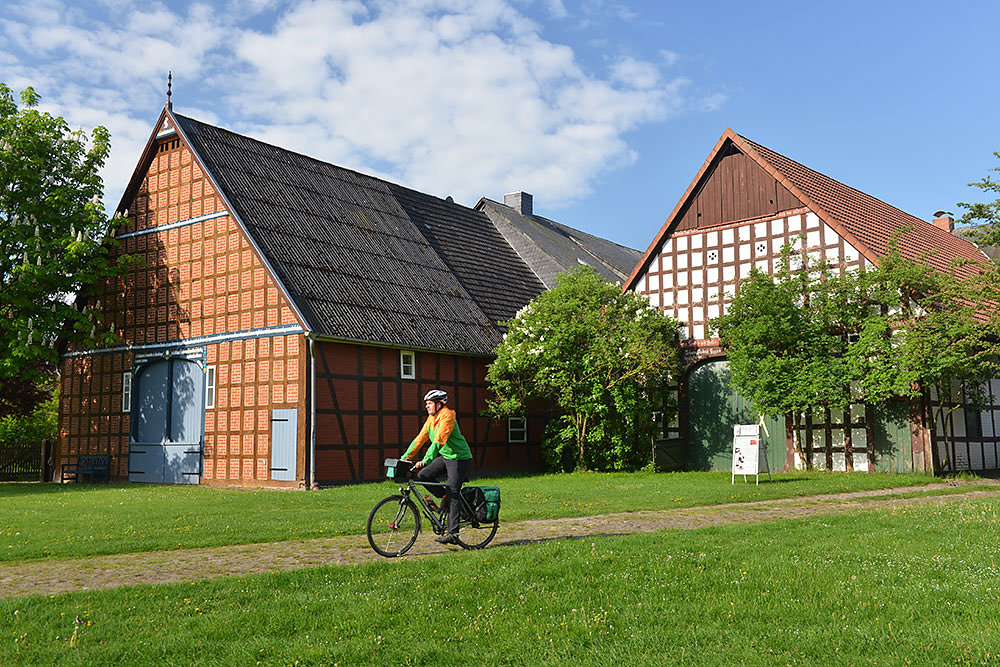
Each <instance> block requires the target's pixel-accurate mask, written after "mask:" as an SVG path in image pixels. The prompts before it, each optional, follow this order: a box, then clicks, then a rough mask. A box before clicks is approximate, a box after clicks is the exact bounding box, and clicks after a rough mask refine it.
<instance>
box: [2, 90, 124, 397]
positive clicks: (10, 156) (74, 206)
mask: <svg viewBox="0 0 1000 667" xmlns="http://www.w3.org/2000/svg"><path fill="white" fill-rule="evenodd" d="M38 101H39V96H38V95H37V94H36V93H35V91H34V90H32V89H31V88H27V89H25V90H24V91H23V92H22V93H21V94H20V102H21V106H20V108H19V107H18V104H17V101H16V100H15V98H14V94H13V92H12V91H11V89H10V88H9V87H8V86H6V85H4V84H2V83H0V385H2V386H3V387H5V392H4V393H13V394H16V396H10V397H7V398H10V399H11V400H9V401H8V400H4V397H3V396H0V415H2V413H4V412H22V413H23V412H25V411H30V408H33V407H34V402H33V401H28V402H29V403H32V404H31V405H15V404H16V403H17V401H15V400H14V399H15V398H23V397H24V392H25V391H29V390H31V389H32V388H36V387H37V386H38V385H39V383H40V382H42V381H43V379H44V378H45V376H46V375H48V374H51V369H52V367H53V364H55V363H56V362H57V361H58V358H59V351H60V349H61V348H62V347H64V346H65V345H66V344H67V343H69V342H78V343H93V342H95V333H96V328H95V327H96V325H97V318H98V315H97V313H96V311H94V310H92V309H87V308H86V307H85V306H86V303H87V301H86V298H85V296H86V294H85V292H86V290H87V289H92V288H93V287H94V286H95V285H97V284H98V283H99V281H100V279H102V278H104V277H107V276H110V275H112V274H114V273H115V272H116V265H115V262H114V261H113V260H111V259H110V257H111V255H110V254H109V253H108V252H106V250H107V248H106V247H105V242H104V238H105V234H106V232H107V231H108V219H107V217H106V216H105V214H104V210H103V207H102V205H101V203H100V198H101V196H102V194H103V183H102V181H101V177H100V175H99V170H100V168H101V167H102V166H103V165H104V162H105V160H106V159H107V157H108V152H109V150H110V138H109V134H108V131H107V130H106V129H105V128H103V127H97V128H95V129H94V131H93V132H92V134H91V135H90V137H87V136H86V135H85V134H84V133H83V131H82V130H78V131H76V132H72V131H70V128H69V127H68V125H67V124H66V121H65V120H63V119H62V118H60V117H58V116H54V115H52V114H49V113H45V112H42V111H39V110H38V109H37V108H36V107H37V105H38ZM81 297H84V298H81ZM8 390H9V391H8ZM38 398H39V399H41V398H44V394H39V395H38ZM21 402H22V403H23V401H21Z"/></svg>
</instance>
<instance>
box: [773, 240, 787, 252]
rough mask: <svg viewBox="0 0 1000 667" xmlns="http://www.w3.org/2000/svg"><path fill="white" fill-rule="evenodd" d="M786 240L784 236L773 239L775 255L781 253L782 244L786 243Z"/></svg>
mask: <svg viewBox="0 0 1000 667" xmlns="http://www.w3.org/2000/svg"><path fill="white" fill-rule="evenodd" d="M785 243H786V241H785V239H783V238H780V239H771V253H772V254H774V255H779V254H781V246H783V245H785Z"/></svg>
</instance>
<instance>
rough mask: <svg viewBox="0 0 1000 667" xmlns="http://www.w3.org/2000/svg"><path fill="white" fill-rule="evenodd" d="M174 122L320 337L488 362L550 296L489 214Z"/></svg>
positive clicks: (246, 139)
mask: <svg viewBox="0 0 1000 667" xmlns="http://www.w3.org/2000/svg"><path fill="white" fill-rule="evenodd" d="M172 115H173V117H174V118H175V119H176V122H177V125H178V126H179V127H180V129H181V131H182V133H183V135H184V137H185V138H186V139H187V140H188V142H189V143H190V145H191V148H192V149H193V150H194V151H195V153H196V154H197V155H198V156H199V157H200V158H201V160H202V161H203V163H204V165H205V168H206V169H207V171H208V173H209V174H210V175H211V176H212V177H213V178H214V179H215V182H216V183H217V184H218V186H219V188H220V189H221V190H222V193H223V194H224V196H225V198H226V199H227V201H228V202H229V204H230V205H231V206H232V208H233V212H234V213H235V214H236V215H237V217H238V218H239V220H240V221H241V222H242V223H243V224H244V226H245V227H246V230H247V232H248V234H249V235H250V236H251V238H252V239H253V241H254V243H255V244H256V245H257V247H258V248H259V249H260V251H261V252H262V253H263V254H264V256H265V258H266V259H267V261H268V262H269V263H270V265H271V267H272V268H273V269H274V271H275V273H276V274H277V276H278V278H279V280H281V282H282V283H283V284H284V286H285V288H286V289H287V290H288V292H289V294H290V296H291V297H292V299H293V301H294V302H295V304H296V306H297V307H298V308H299V310H300V311H301V313H302V315H303V317H304V318H305V319H306V324H307V326H308V328H309V329H311V330H312V331H314V332H315V333H317V334H320V335H324V336H330V337H334V338H339V339H345V340H356V341H364V342H372V343H381V344H386V345H393V346H399V347H417V348H423V349H432V350H445V351H456V352H465V353H472V354H490V353H491V352H492V350H493V349H494V348H495V347H496V345H497V344H498V343H499V342H500V340H501V339H502V335H503V334H502V328H501V327H499V326H498V324H497V323H498V321H502V320H505V319H507V318H509V317H511V316H513V315H514V313H515V312H517V310H518V309H519V308H520V307H521V306H523V305H524V304H526V303H527V302H528V301H529V300H531V299H532V298H534V297H535V296H537V295H538V294H540V293H541V292H542V291H543V290H544V289H545V287H544V285H543V284H542V283H541V282H540V281H539V280H538V278H536V277H535V275H534V274H533V273H532V271H531V270H530V269H529V268H528V267H527V266H526V265H525V264H524V263H523V262H521V261H520V260H519V258H518V256H517V254H516V253H515V252H514V251H513V249H512V248H511V247H510V245H509V244H508V243H506V242H505V241H504V239H503V237H502V236H501V235H500V234H499V233H498V232H497V230H496V228H495V227H494V226H493V224H491V222H490V220H489V218H487V217H486V215H485V214H484V213H482V212H480V211H477V210H473V209H470V208H467V207H464V206H461V205H459V204H454V203H451V202H448V201H445V200H442V199H439V198H437V197H433V196H431V195H427V194H424V193H420V192H416V191H414V190H410V189H407V188H404V187H402V186H398V185H394V184H392V183H388V182H386V181H383V180H380V179H377V178H374V177H371V176H366V175H364V174H360V173H358V172H355V171H351V170H349V169H344V168H341V167H337V166H335V165H332V164H329V163H326V162H322V161H320V160H316V159H313V158H310V157H306V156H304V155H301V154H298V153H293V152H291V151H288V150H285V149H282V148H278V147H276V146H272V145H270V144H266V143H263V142H260V141H257V140H255V139H250V138H249V137H245V136H243V135H239V134H236V133H233V132H230V131H228V130H223V129H221V128H217V127H214V126H212V125H207V124H205V123H201V122H199V121H196V120H194V119H192V118H187V117H185V116H182V115H180V114H176V113H174V114H172Z"/></svg>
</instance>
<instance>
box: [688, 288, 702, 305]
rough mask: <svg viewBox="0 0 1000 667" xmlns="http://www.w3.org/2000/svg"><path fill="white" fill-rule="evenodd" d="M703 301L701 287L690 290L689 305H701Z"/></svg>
mask: <svg viewBox="0 0 1000 667" xmlns="http://www.w3.org/2000/svg"><path fill="white" fill-rule="evenodd" d="M704 299H705V290H703V289H702V288H701V287H692V288H691V303H701V302H702V301H703V300H704Z"/></svg>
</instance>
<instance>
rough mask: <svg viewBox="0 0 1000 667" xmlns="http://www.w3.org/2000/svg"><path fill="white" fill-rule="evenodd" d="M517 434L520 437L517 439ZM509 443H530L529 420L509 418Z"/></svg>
mask: <svg viewBox="0 0 1000 667" xmlns="http://www.w3.org/2000/svg"><path fill="white" fill-rule="evenodd" d="M515 433H519V434H520V435H518V436H516V437H515V435H514V434H515ZM507 442H528V420H527V419H526V418H524V417H507Z"/></svg>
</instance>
